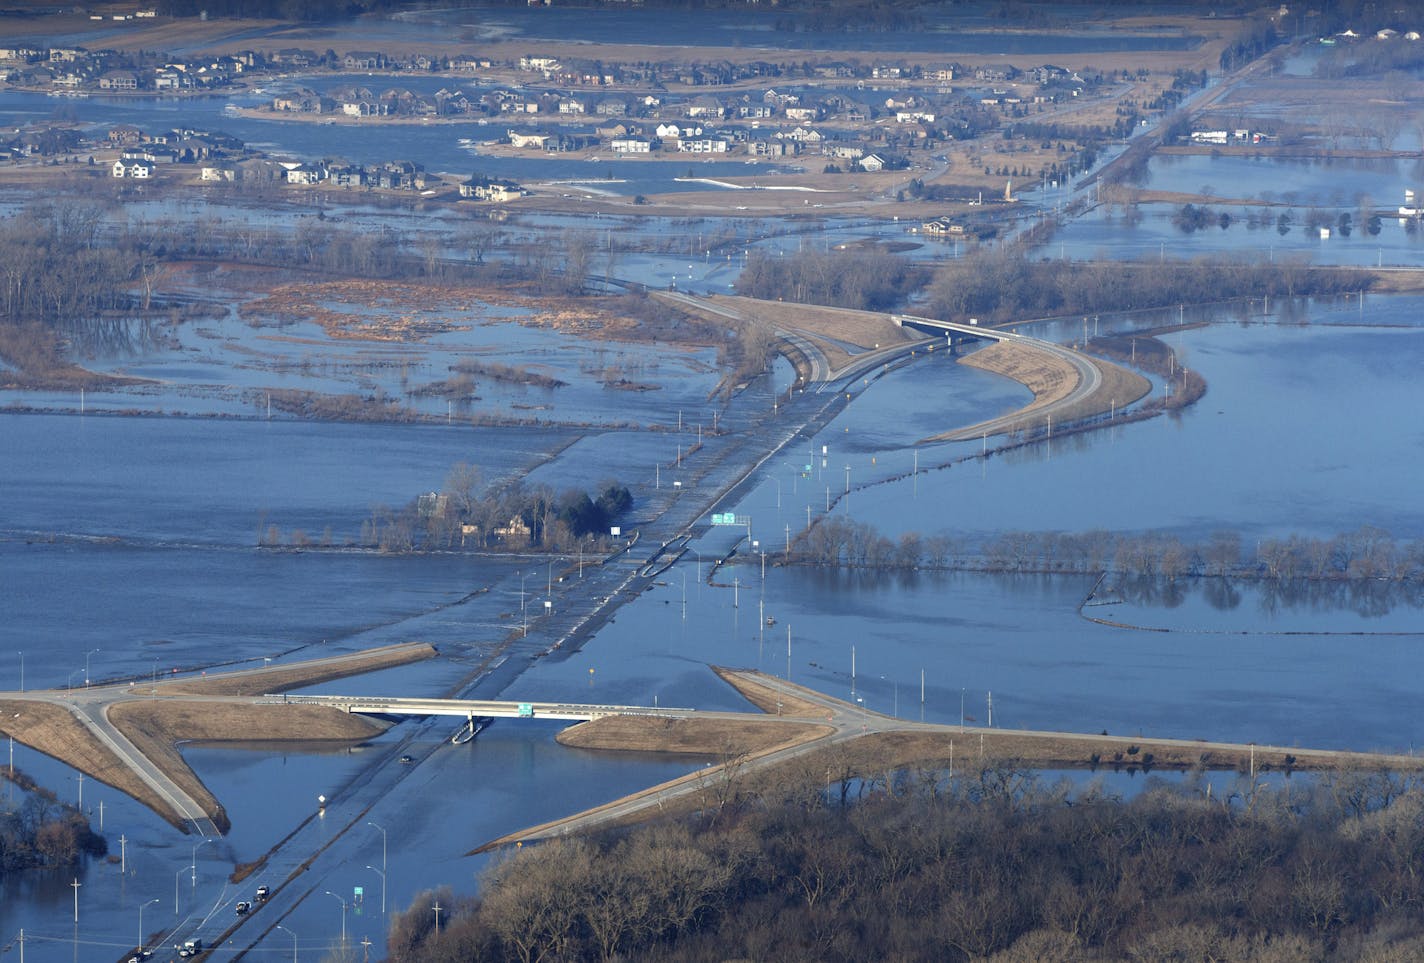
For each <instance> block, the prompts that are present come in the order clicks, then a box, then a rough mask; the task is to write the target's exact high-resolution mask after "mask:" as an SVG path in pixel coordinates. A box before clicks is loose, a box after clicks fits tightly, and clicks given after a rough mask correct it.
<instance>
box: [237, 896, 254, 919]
mask: <svg viewBox="0 0 1424 963" xmlns="http://www.w3.org/2000/svg"><path fill="white" fill-rule="evenodd" d="M235 909H236V910H237V915H238V916H246V915H247V914H248V913H249V912H251V911H252V904H251V903H249V902H248V901H247V900H245V899H240V900H238V901H237V906H236V907H235Z"/></svg>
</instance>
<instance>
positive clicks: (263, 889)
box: [257, 883, 272, 903]
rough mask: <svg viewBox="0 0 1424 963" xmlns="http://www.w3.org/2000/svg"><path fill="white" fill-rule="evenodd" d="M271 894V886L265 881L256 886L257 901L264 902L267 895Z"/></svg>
mask: <svg viewBox="0 0 1424 963" xmlns="http://www.w3.org/2000/svg"><path fill="white" fill-rule="evenodd" d="M271 895H272V887H270V886H268V885H267V884H266V883H263V884H262V885H261V886H259V887H257V902H259V903H265V902H267V897H269V896H271Z"/></svg>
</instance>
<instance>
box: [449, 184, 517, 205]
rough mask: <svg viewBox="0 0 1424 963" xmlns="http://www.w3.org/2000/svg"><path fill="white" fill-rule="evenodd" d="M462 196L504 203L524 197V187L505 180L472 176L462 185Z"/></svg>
mask: <svg viewBox="0 0 1424 963" xmlns="http://www.w3.org/2000/svg"><path fill="white" fill-rule="evenodd" d="M460 196H461V197H465V198H474V199H475V200H477V201H490V202H492V203H494V204H503V203H505V202H507V201H512V200H514V199H515V198H518V197H523V196H524V188H522V187H520V186H519V185H518V184H512V183H509V182H504V181H491V180H487V179H485V178H472V179H470V180H468V181H465V182H464V183H463V184H461V185H460Z"/></svg>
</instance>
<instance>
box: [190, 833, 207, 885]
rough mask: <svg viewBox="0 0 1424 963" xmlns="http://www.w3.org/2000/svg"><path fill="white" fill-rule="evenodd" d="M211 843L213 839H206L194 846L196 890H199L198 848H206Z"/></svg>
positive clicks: (194, 880)
mask: <svg viewBox="0 0 1424 963" xmlns="http://www.w3.org/2000/svg"><path fill="white" fill-rule="evenodd" d="M210 842H212V840H211V839H204V840H202V841H200V842H196V843H194V844H193V888H194V889H197V888H198V847H199V846H206V845H207V844H208V843H210Z"/></svg>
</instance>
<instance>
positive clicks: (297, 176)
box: [282, 164, 326, 186]
mask: <svg viewBox="0 0 1424 963" xmlns="http://www.w3.org/2000/svg"><path fill="white" fill-rule="evenodd" d="M282 166H283V167H285V168H286V169H287V178H286V180H287V183H288V184H305V185H308V186H310V185H313V184H320V183H321V182H322V181H324V180H326V167H325V166H323V165H321V164H283V165H282Z"/></svg>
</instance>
